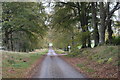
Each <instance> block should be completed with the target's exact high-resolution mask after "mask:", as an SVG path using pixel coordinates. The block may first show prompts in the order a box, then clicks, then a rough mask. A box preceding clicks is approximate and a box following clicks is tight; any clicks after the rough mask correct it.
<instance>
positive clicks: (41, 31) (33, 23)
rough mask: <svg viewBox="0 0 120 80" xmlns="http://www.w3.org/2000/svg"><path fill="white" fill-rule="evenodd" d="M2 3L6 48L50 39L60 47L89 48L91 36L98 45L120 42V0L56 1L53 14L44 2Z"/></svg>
mask: <svg viewBox="0 0 120 80" xmlns="http://www.w3.org/2000/svg"><path fill="white" fill-rule="evenodd" d="M50 4H51V3H50ZM2 6H3V7H2V9H3V12H2V25H3V27H2V39H3V40H2V43H3V45H2V46H4V47H5V49H6V50H11V51H23V52H26V51H32V50H34V49H36V48H41V47H44V46H43V45H44V44H47V43H49V42H52V43H53V44H54V47H56V48H66V47H67V46H68V45H71V46H72V47H77V46H80V45H81V47H82V48H87V47H91V44H92V43H91V40H94V45H95V46H94V47H96V46H98V45H104V44H109V45H120V43H119V40H120V33H119V30H120V19H119V21H118V20H115V18H116V17H117V16H116V15H115V12H116V11H117V10H119V9H120V3H119V2H56V3H54V4H53V6H54V8H53V11H52V12H51V13H50V14H47V13H46V11H45V6H43V3H27V2H24V3H22V2H19V3H15V2H12V3H8V2H6V3H2ZM46 22H47V23H49V24H46ZM115 31H117V33H118V35H116V34H115ZM115 39H116V41H115ZM47 41H48V42H47ZM46 47H47V46H46Z"/></svg>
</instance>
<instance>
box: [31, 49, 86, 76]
mask: <svg viewBox="0 0 120 80" xmlns="http://www.w3.org/2000/svg"><path fill="white" fill-rule="evenodd" d="M33 78H84V77H83V75H82V74H81V73H79V72H78V71H77V70H75V69H74V68H73V67H72V66H71V65H69V64H68V63H66V62H65V61H64V60H62V59H61V58H59V57H58V56H57V54H56V53H55V52H54V50H53V49H49V51H48V54H47V56H46V58H45V59H44V60H43V63H42V65H41V68H40V69H39V70H38V71H37V73H36V74H35V75H34V76H33Z"/></svg>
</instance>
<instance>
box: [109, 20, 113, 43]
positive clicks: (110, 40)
mask: <svg viewBox="0 0 120 80" xmlns="http://www.w3.org/2000/svg"><path fill="white" fill-rule="evenodd" d="M111 22H112V21H111V20H108V42H109V44H112V34H113V30H112V27H111Z"/></svg>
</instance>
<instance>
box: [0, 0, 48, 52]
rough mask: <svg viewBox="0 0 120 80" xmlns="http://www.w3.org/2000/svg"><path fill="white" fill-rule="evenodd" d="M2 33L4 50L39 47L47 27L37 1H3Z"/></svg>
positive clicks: (22, 49) (27, 49)
mask: <svg viewBox="0 0 120 80" xmlns="http://www.w3.org/2000/svg"><path fill="white" fill-rule="evenodd" d="M2 6H3V13H2V14H3V15H2V24H3V27H2V35H3V46H4V47H5V48H6V50H12V51H25V52H26V51H31V50H33V49H35V48H39V47H40V46H41V44H42V43H40V44H39V42H40V41H41V40H42V36H43V35H45V31H46V29H47V27H46V26H45V24H44V21H45V13H44V12H43V11H41V12H42V13H40V10H41V9H40V8H42V5H41V4H38V3H22V2H20V3H14V2H13V3H3V5H2Z"/></svg>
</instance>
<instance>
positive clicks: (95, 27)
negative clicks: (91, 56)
mask: <svg viewBox="0 0 120 80" xmlns="http://www.w3.org/2000/svg"><path fill="white" fill-rule="evenodd" d="M91 4H92V6H91V10H92V26H93V28H94V31H93V38H94V41H95V46H97V45H98V43H99V33H98V27H97V26H98V25H97V17H96V16H97V12H96V6H97V3H94V2H92V3H91Z"/></svg>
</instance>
